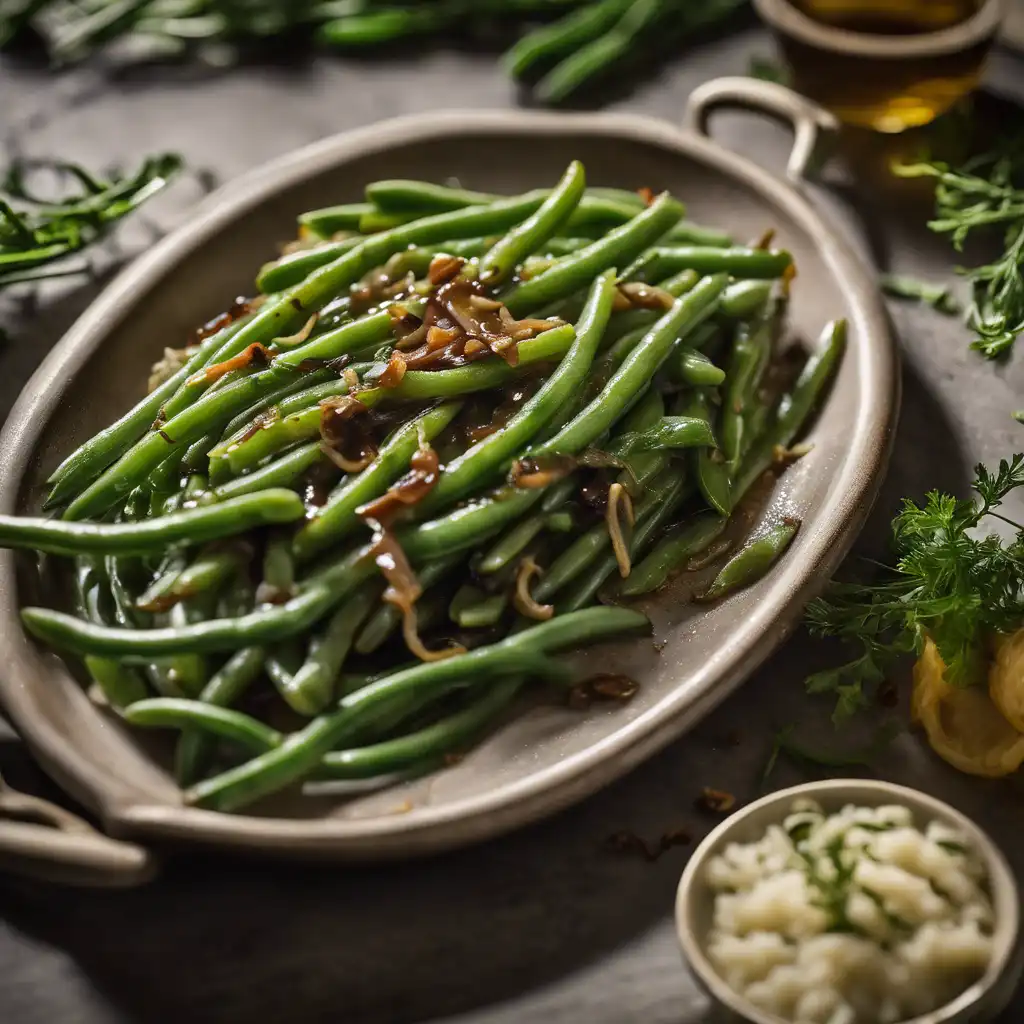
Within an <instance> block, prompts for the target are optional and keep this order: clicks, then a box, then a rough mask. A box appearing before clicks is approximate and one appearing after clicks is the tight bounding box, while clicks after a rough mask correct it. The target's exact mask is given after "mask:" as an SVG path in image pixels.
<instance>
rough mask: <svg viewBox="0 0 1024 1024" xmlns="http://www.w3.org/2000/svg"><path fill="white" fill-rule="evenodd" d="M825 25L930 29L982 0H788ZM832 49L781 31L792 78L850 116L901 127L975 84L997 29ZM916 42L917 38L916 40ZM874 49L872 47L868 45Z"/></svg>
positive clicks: (965, 15)
mask: <svg viewBox="0 0 1024 1024" xmlns="http://www.w3.org/2000/svg"><path fill="white" fill-rule="evenodd" d="M790 2H791V3H792V4H793V6H794V7H796V8H797V9H798V10H800V11H801V12H802V13H803V14H805V15H807V16H808V17H810V18H812V19H813V20H814V21H816V22H818V23H819V24H820V25H822V26H828V27H831V28H835V29H839V30H842V31H843V32H847V33H848V32H855V33H858V34H861V35H862V36H864V37H870V36H876V37H878V36H886V37H889V38H890V39H892V38H894V37H907V38H908V41H909V38H910V37H915V36H916V37H919V39H921V37H925V36H927V34H931V33H936V32H943V31H944V30H947V29H952V28H955V26H957V25H962V24H964V23H965V22H968V21H969V20H970V19H971V18H972V17H973V16H974V15H976V14H977V13H978V11H979V9H980V8H981V6H982V4H983V3H984V0H790ZM842 38H843V37H842V36H839V35H837V36H836V37H835V43H834V45H830V46H829V47H828V48H827V49H826V48H824V47H823V46H818V45H815V44H813V43H812V42H810V41H809V40H807V39H798V38H796V37H795V36H793V35H790V34H788V33H786V32H781V33H780V43H781V45H782V49H783V52H784V54H785V57H786V61H787V63H788V64H789V66H790V68H791V69H792V73H793V84H794V86H795V87H796V89H798V90H799V91H800V92H803V93H805V94H807V95H808V96H811V97H813V98H814V99H816V100H817V101H818V102H819V103H821V104H822V105H823V106H825V107H827V108H828V109H830V110H831V111H832V112H833V113H835V114H836V115H837V116H838V117H839V118H840V119H841V120H842V121H844V122H846V123H847V124H852V125H857V126H859V127H864V128H872V129H874V130H876V131H881V132H889V133H891V132H900V131H903V130H904V129H907V128H913V127H918V126H920V125H924V124H928V123H929V122H930V121H932V120H934V118H936V117H938V116H939V115H940V114H943V113H945V112H946V111H947V110H948V109H949V108H950V107H952V106H953V104H955V103H956V102H957V101H958V100H960V99H961V98H963V97H964V96H966V95H967V94H968V93H970V92H971V91H973V89H974V88H975V86H976V85H977V84H978V80H979V77H980V73H981V67H982V62H983V60H984V58H985V55H986V53H987V52H988V49H989V47H990V46H991V43H992V35H991V34H989V35H986V36H985V37H984V38H979V37H978V35H977V34H972V33H969V32H965V33H964V40H963V42H962V44H961V45H953V46H949V45H942V46H938V47H936V49H935V51H933V52H929V50H928V48H927V47H922V48H921V50H920V51H919V52H917V53H914V54H905V55H900V54H898V53H897V54H895V55H894V54H892V53H889V54H887V55H885V56H882V55H878V56H869V55H868V54H867V53H859V52H858V53H852V52H848V51H847V52H844V51H843V43H842ZM915 42H917V40H915ZM867 49H870V47H867Z"/></svg>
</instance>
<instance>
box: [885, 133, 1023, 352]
mask: <svg viewBox="0 0 1024 1024" xmlns="http://www.w3.org/2000/svg"><path fill="white" fill-rule="evenodd" d="M893 170H894V172H895V173H896V174H897V175H899V176H900V177H902V178H920V177H930V178H934V179H935V182H936V184H935V211H936V216H935V219H934V220H931V221H929V223H928V227H929V228H931V230H932V231H934V232H936V233H937V234H942V235H948V236H949V238H950V240H951V241H952V243H953V246H954V247H955V248H956V250H957V251H958V252H959V251H961V250H962V249H963V246H964V242H965V241H966V240H967V238H968V236H969V235H970V234H971V232H972V231H975V230H976V229H979V228H993V227H995V228H1001V229H1002V232H1003V252H1002V254H1001V255H1000V256H998V257H997V258H996V259H995V260H993V261H992V262H991V263H986V264H984V265H982V266H979V267H974V268H973V269H966V270H962V271H961V272H962V273H963V274H964V275H965V276H966V277H967V279H968V280H969V281H970V282H971V285H972V288H973V301H972V303H971V307H970V309H969V311H968V314H967V319H968V323H969V324H970V326H971V328H972V329H973V330H974V331H976V332H977V335H978V336H977V338H976V339H975V340H974V342H973V343H972V346H971V347H972V348H975V349H977V350H978V351H979V352H982V353H984V355H985V356H987V357H988V358H989V359H995V358H997V357H999V356H1004V355H1006V354H1007V353H1008V352H1009V351H1010V349H1011V348H1012V347H1013V343H1014V342H1015V341H1016V340H1017V337H1018V336H1019V335H1020V334H1021V332H1022V331H1024V271H1022V266H1024V137H1022V138H1018V139H1016V140H1015V141H1013V142H1011V143H1008V144H1007V145H1004V146H1002V147H1000V148H999V149H998V150H996V151H993V152H991V153H986V154H983V155H981V156H977V157H974V158H973V159H972V160H969V161H968V162H967V163H965V164H964V165H963V166H961V167H959V168H955V169H954V168H951V167H950V166H949V165H948V164H944V163H939V162H923V163H916V164H904V165H900V164H897V165H896V166H895V167H894V168H893Z"/></svg>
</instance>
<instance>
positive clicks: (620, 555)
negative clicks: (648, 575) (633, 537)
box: [605, 482, 636, 579]
mask: <svg viewBox="0 0 1024 1024" xmlns="http://www.w3.org/2000/svg"><path fill="white" fill-rule="evenodd" d="M620 508H621V510H622V512H623V513H624V514H625V517H626V522H627V523H629V525H630V526H631V527H632V526H633V524H634V522H635V521H636V520H635V517H634V513H633V499H632V498H631V497H630V496H629V491H627V490H626V488H625V487H623V486H622V484H620V483H618V482H616V483H614V484H612V485H611V487H609V488H608V507H607V508H606V509H605V522H606V523H607V525H608V536H609V537H610V538H611V542H612V550H613V551H614V552H615V561H616V563H617V564H618V566H619V575H620V576H622V577H623V579H625V577H627V576H628V575H629V573H630V570H631V569H632V567H633V563H632V561H631V559H630V556H629V543H628V542H627V540H626V537H625V534H624V531H623V529H622V522H621V519H620V515H619V510H620Z"/></svg>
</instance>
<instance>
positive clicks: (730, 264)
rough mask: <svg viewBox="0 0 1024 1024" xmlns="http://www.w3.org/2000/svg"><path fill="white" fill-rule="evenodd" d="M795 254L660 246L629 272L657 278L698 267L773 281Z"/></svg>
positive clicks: (738, 248) (704, 271) (701, 270)
mask: <svg viewBox="0 0 1024 1024" xmlns="http://www.w3.org/2000/svg"><path fill="white" fill-rule="evenodd" d="M792 263H793V257H792V256H790V254H789V253H788V252H785V251H784V250H778V251H774V252H773V251H769V250H767V249H750V248H747V247H746V246H733V247H732V248H729V249H722V248H719V247H718V246H701V245H661V246H656V247H654V248H652V249H648V250H647V251H646V252H645V253H644V254H643V256H642V257H641V259H640V261H639V264H638V265H635V266H634V267H630V268H629V270H628V271H627V274H629V275H630V276H636V275H637V274H638V273H639V274H640V276H642V277H643V278H644V279H646V280H652V281H656V280H658V279H659V278H661V277H665V276H666V275H668V274H678V273H679V271H680V270H696V271H697V272H698V273H701V274H723V273H724V274H731V275H732V276H733V277H737V278H755V279H758V280H774V279H775V278H777V277H781V276H782V273H783V272H784V271H785V270H786V269H787V268H788V267H790V266H792Z"/></svg>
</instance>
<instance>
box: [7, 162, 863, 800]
mask: <svg viewBox="0 0 1024 1024" xmlns="http://www.w3.org/2000/svg"><path fill="white" fill-rule="evenodd" d="M683 214H684V209H683V206H682V204H681V203H680V202H679V201H678V200H677V199H675V198H673V197H672V196H670V195H668V194H667V193H666V194H662V195H660V196H657V197H650V196H647V197H641V196H640V195H634V194H632V193H629V192H626V191H623V190H618V189H610V188H590V187H588V186H587V183H586V178H585V173H584V169H583V167H582V165H581V164H579V163H576V162H574V163H573V164H572V165H570V167H569V168H567V170H566V172H565V174H564V175H563V177H562V179H561V180H560V181H559V182H558V183H557V184H556V185H555V187H554V188H552V189H545V190H538V191H535V192H530V193H526V194H525V195H522V196H513V197H502V196H495V195H492V194H489V193H480V192H468V191H466V190H463V189H459V188H454V187H449V186H442V185H435V184H429V183H424V182H415V181H379V182H375V183H373V184H371V185H370V186H369V187H368V188H367V189H366V195H365V200H364V201H363V202H361V203H359V204H349V205H348V206H338V207H333V208H331V209H327V210H314V211H310V212H308V213H304V214H303V215H302V216H301V217H300V218H299V224H300V239H301V243H300V247H299V248H297V249H296V251H295V252H293V253H289V254H288V255H286V256H284V257H282V258H281V259H280V260H278V261H276V262H275V263H273V264H269V265H267V266H266V267H264V268H263V270H262V271H261V273H260V276H259V282H258V284H259V287H260V288H261V289H262V292H263V297H262V301H261V302H257V301H251V302H250V303H248V305H247V307H246V308H245V309H243V310H242V311H241V315H240V316H237V318H236V319H235V321H234V322H231V323H228V324H227V325H226V326H223V327H221V328H220V330H219V331H218V332H217V333H215V334H213V335H212V336H210V337H207V338H205V339H204V340H202V342H201V343H197V344H195V345H194V346H192V347H191V348H189V349H188V350H187V351H186V352H185V353H184V355H183V357H182V359H183V368H182V369H180V370H179V371H178V372H176V373H174V374H173V375H171V376H168V377H167V379H166V380H165V381H164V382H163V383H158V384H157V385H156V386H155V388H154V390H153V391H152V392H151V394H150V395H149V396H147V397H145V398H143V399H142V400H141V401H140V402H139V404H138V405H136V406H135V408H134V409H133V410H131V411H129V412H128V413H126V414H125V415H123V416H121V418H120V419H118V420H117V422H116V423H115V424H114V425H113V426H112V427H109V428H107V429H106V430H104V431H101V432H100V433H99V434H98V435H96V437H94V438H92V439H91V440H89V441H87V442H86V443H85V444H83V445H82V446H81V447H80V448H79V449H78V450H77V451H76V452H74V453H73V454H72V455H70V456H69V457H68V458H67V459H65V460H64V462H62V463H61V464H60V465H59V466H58V467H57V469H56V470H55V471H54V472H53V473H52V475H51V477H50V484H51V488H52V490H51V494H50V497H49V501H48V507H49V508H50V510H51V511H52V512H53V513H54V514H52V515H51V516H50V517H49V518H47V517H11V516H0V545H2V546H6V547H12V548H25V549H29V550H33V551H36V552H39V553H44V554H45V556H46V557H47V558H48V559H49V558H51V557H52V558H55V559H56V560H70V562H71V564H73V566H74V581H75V586H74V588H73V589H74V594H75V603H74V608H73V609H71V610H70V611H64V610H57V609H53V608H41V607H35V608H26V609H24V611H23V619H24V623H25V626H26V628H27V629H28V630H29V631H30V632H31V633H32V634H33V635H35V636H36V637H38V638H39V639H41V640H42V641H44V642H45V643H47V644H48V645H50V646H52V647H54V648H56V649H58V650H61V651H64V652H68V653H71V654H76V655H80V656H82V658H83V659H84V667H85V671H86V673H87V674H88V676H89V677H90V679H91V681H92V684H93V688H94V690H95V692H96V693H97V694H98V695H101V696H102V698H103V699H104V700H105V701H106V703H107V704H109V705H110V706H111V707H112V708H114V709H116V710H117V712H118V713H120V714H122V715H123V716H124V718H125V719H126V720H127V721H128V722H130V723H132V724H134V725H136V726H139V727H147V728H159V729H165V730H173V731H176V732H177V733H179V734H180V735H179V736H178V740H177V754H176V770H177V773H178V777H179V779H180V782H181V785H182V786H183V787H184V788H185V789H186V794H185V796H186V799H187V800H188V801H190V802H192V803H195V804H197V805H200V806H203V807H210V808H215V809H219V810H234V809H237V808H240V807H244V806H247V805H249V804H250V803H252V802H253V801H256V800H258V799H260V798H262V797H264V796H267V795H269V794H272V793H274V792H276V791H278V790H280V789H282V788H284V787H287V786H291V785H294V784H301V783H302V782H305V781H318V780H331V779H355V778H358V779H366V778H381V779H388V778H390V777H392V776H396V775H401V774H403V773H407V772H420V771H424V770H428V769H430V768H433V767H436V766H438V765H440V764H443V763H444V761H445V759H446V758H447V757H450V756H452V755H456V754H459V753H460V752H461V751H462V750H463V749H464V748H465V747H466V745H467V744H469V743H471V742H472V741H473V739H475V738H476V737H478V736H479V735H480V734H481V732H482V731H483V730H485V729H486V728H487V726H488V725H489V724H490V723H493V722H494V721H495V719H496V718H498V717H499V716H501V715H502V714H504V713H506V712H507V710H508V708H509V705H510V704H511V703H512V702H513V701H514V700H515V699H516V697H517V695H518V694H520V693H521V692H522V691H523V689H524V687H526V686H527V685H528V684H530V683H531V682H532V681H540V682H541V683H544V684H547V685H548V686H553V687H555V688H556V689H557V688H561V689H562V690H563V691H564V690H565V689H566V688H567V687H571V686H572V685H573V684H574V683H576V682H579V680H574V679H573V677H572V674H571V673H570V671H569V669H568V668H567V667H566V666H565V665H564V664H563V663H562V662H560V661H558V660H556V659H555V658H554V657H553V655H554V654H555V653H556V652H558V651H561V650H564V649H567V648H574V647H578V646H580V645H582V644H586V643H588V642H595V641H599V640H606V639H610V638H612V637H614V636H616V635H619V634H626V633H633V632H643V631H644V630H645V629H646V628H647V619H646V617H645V616H644V615H643V614H641V613H640V612H638V611H636V610H633V609H631V608H629V607H626V606H623V605H622V604H621V603H619V604H616V602H617V601H618V602H623V601H625V600H626V599H628V598H635V597H638V596H641V595H644V594H648V593H650V592H652V591H654V590H656V589H657V588H659V587H660V586H662V585H663V584H664V583H665V582H666V581H667V580H669V579H670V578H671V577H673V576H674V575H676V574H678V573H684V574H685V573H688V572H689V571H690V570H692V569H693V568H694V567H695V566H696V565H700V566H703V567H706V568H708V569H709V570H710V572H711V575H709V576H708V577H707V578H706V579H704V582H705V584H708V583H709V584H710V585H709V586H706V587H705V589H704V592H703V593H701V594H699V595H698V596H702V597H703V598H705V599H707V600H718V599H720V598H722V597H724V596H726V595H728V594H729V593H731V592H733V591H735V590H736V589H738V588H739V587H743V586H748V585H750V584H752V583H754V582H755V581H756V580H758V579H760V578H761V577H762V576H763V575H764V574H765V573H766V572H768V571H769V570H770V568H771V566H772V565H773V564H774V562H775V560H776V559H777V558H778V557H779V556H780V555H781V554H782V553H783V552H784V551H785V549H786V548H787V547H788V546H789V544H790V543H791V542H792V541H793V539H794V537H795V535H796V533H797V529H798V526H799V524H798V523H797V522H795V521H793V520H789V519H787V520H785V521H784V522H783V523H782V524H781V525H778V526H775V527H773V528H772V529H768V530H767V531H766V532H764V533H761V534H758V535H756V536H755V537H754V538H753V539H752V540H751V541H750V543H748V544H747V545H746V546H744V547H741V548H739V550H738V551H737V552H736V553H735V554H733V555H732V556H731V557H729V555H728V545H727V544H726V542H725V541H724V540H723V538H726V537H728V538H731V539H730V541H729V544H732V545H735V544H738V543H740V541H741V540H742V536H741V534H742V532H743V531H742V530H740V529H738V527H739V526H742V524H743V523H745V522H746V521H747V519H748V518H749V508H748V503H747V496H748V494H749V492H751V490H752V489H754V485H755V483H756V482H757V481H758V480H760V479H761V478H762V477H764V476H765V474H766V473H768V472H777V471H780V468H781V465H782V464H784V463H785V462H786V461H787V460H788V459H789V458H790V457H791V452H790V449H791V447H792V445H793V443H794V441H795V440H797V438H798V436H799V434H800V433H801V432H802V431H803V430H804V429H805V426H806V424H807V422H808V420H809V418H810V416H811V414H812V413H813V411H814V409H815V407H816V406H817V405H818V403H819V401H820V400H821V398H822V397H823V395H824V394H825V392H826V390H827V388H828V386H829V383H830V381H831V380H832V378H833V376H834V374H835V372H836V369H837V367H838V365H839V362H840V359H841V357H842V353H843V347H844V339H845V324H844V323H843V322H842V321H837V322H835V323H833V324H830V325H828V326H827V327H826V328H825V331H824V333H823V335H822V337H821V340H820V342H819V344H818V345H817V347H816V348H815V349H814V350H813V351H812V352H811V353H810V355H809V356H807V357H805V358H804V359H803V368H802V370H801V371H800V373H799V375H798V376H795V377H794V378H793V379H790V380H786V379H785V378H784V374H781V373H780V372H777V371H778V369H779V365H780V361H779V360H777V359H776V358H775V355H776V353H777V351H778V349H779V346H780V344H781V342H780V335H781V330H782V325H783V321H784V316H783V314H784V310H785V306H786V303H787V296H788V288H789V282H790V279H791V276H792V267H791V265H792V261H791V258H790V256H789V255H788V253H786V252H785V251H782V250H779V251H772V252H769V251H762V250H756V249H745V248H737V247H735V246H733V245H732V243H731V240H730V239H729V238H728V237H727V236H725V235H722V234H720V233H716V232H714V231H711V230H708V229H702V228H697V227H695V226H693V225H688V224H686V222H684V221H683V219H682V218H683ZM375 228H376V230H374V229H375ZM339 232H340V233H341V234H340V236H339ZM617 268H618V269H617ZM623 268H628V270H627V269H623ZM458 295H461V296H462V297H463V298H462V299H461V300H457V299H456V298H454V296H458ZM467 296H468V298H467ZM457 301H463V302H464V303H466V304H465V305H463V306H459V305H458V304H457ZM473 310H477V311H480V310H482V311H483V312H482V313H479V314H474V313H473V312H472V311H473ZM474 315H479V316H480V317H481V319H480V320H479V321H476V320H473V316H474ZM467 318H468V319H467ZM421 319H422V323H421ZM438 332H439V333H438ZM502 332H508V333H507V334H503V333H502ZM438 338H439V339H440V340H438ZM438 353H440V356H438ZM414 360H417V361H416V362H415V363H414V366H413V368H409V367H407V366H406V362H407V361H408V362H413V361H414ZM786 362H787V363H791V362H792V360H787V361H786ZM396 368H397V369H396ZM339 422H340V423H341V426H340V427H339V425H338V424H339ZM336 430H341V434H337V433H335V431H336ZM346 432H347V433H346ZM346 438H348V441H349V442H350V441H352V439H353V438H356V439H358V440H359V445H360V451H359V453H358V455H354V454H353V452H352V451H351V450H350V449H351V445H349V446H348V447H346V445H347V444H348V442H347V441H346V440H345V439H346ZM570 538H571V540H570ZM405 563H407V565H406V564H405ZM61 564H64V563H63V562H60V561H58V565H61Z"/></svg>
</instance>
